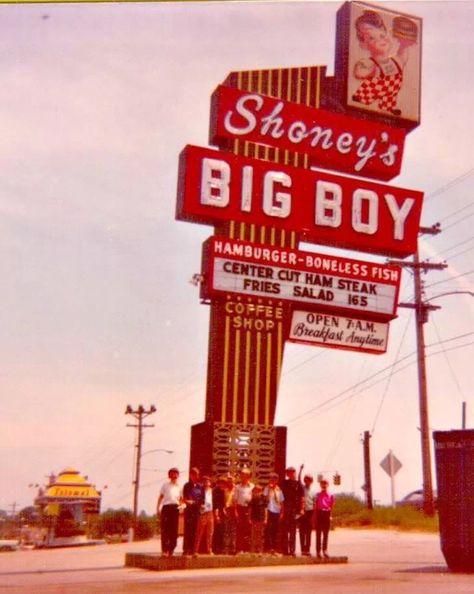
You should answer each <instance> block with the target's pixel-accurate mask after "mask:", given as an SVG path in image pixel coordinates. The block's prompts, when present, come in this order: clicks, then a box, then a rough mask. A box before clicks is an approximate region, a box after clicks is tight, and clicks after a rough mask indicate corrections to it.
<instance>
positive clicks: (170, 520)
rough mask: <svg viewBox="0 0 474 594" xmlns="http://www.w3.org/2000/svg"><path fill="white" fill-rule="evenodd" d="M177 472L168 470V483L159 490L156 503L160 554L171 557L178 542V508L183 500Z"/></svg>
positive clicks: (172, 469)
mask: <svg viewBox="0 0 474 594" xmlns="http://www.w3.org/2000/svg"><path fill="white" fill-rule="evenodd" d="M178 477H179V470H178V469H177V468H170V469H169V470H168V478H169V479H170V480H169V481H168V482H166V483H164V484H163V485H162V486H161V489H160V495H159V497H158V503H157V506H156V507H157V509H156V512H157V516H158V517H159V518H160V529H161V552H162V554H163V555H168V556H169V557H171V556H172V555H173V553H174V550H175V548H176V542H177V540H178V519H179V506H180V504H181V503H182V500H183V494H182V490H181V487H180V486H179V484H178Z"/></svg>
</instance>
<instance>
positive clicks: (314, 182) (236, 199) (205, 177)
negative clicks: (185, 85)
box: [176, 146, 423, 257]
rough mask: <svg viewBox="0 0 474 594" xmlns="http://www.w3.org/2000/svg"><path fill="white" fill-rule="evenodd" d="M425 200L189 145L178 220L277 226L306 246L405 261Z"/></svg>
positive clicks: (377, 185)
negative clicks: (306, 244)
mask: <svg viewBox="0 0 474 594" xmlns="http://www.w3.org/2000/svg"><path fill="white" fill-rule="evenodd" d="M422 202H423V194H422V193H421V192H417V191H414V190H407V189H404V188H397V187H393V186H388V185H385V184H380V183H374V182H370V181H366V180H360V179H356V178H349V177H344V176H341V175H333V174H330V173H327V172H322V171H314V170H310V169H299V168H298V169H297V168H294V167H289V166H287V165H280V164H275V163H269V162H267V161H261V160H258V159H249V158H246V157H240V156H236V155H233V154H231V153H224V152H219V151H214V150H212V149H205V148H200V147H195V146H187V147H186V148H185V149H184V150H183V152H182V153H181V158H180V171H179V186H178V202H177V213H176V217H177V218H178V219H180V220H184V221H192V222H199V223H206V224H209V225H215V224H217V223H219V222H220V221H223V220H226V221H227V220H235V221H239V222H245V223H251V224H256V225H262V226H265V225H267V226H273V227H277V228H280V229H285V230H287V231H295V232H298V233H300V234H301V239H302V240H304V241H307V242H314V243H318V244H326V245H337V246H338V247H343V248H347V249H352V250H358V251H366V252H371V253H375V254H384V255H389V256H395V257H406V256H408V255H410V254H412V253H414V252H415V250H416V245H417V234H418V228H419V220H420V214H421V207H422Z"/></svg>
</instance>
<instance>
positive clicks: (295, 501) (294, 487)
mask: <svg viewBox="0 0 474 594" xmlns="http://www.w3.org/2000/svg"><path fill="white" fill-rule="evenodd" d="M286 477H287V478H286V479H285V480H284V481H283V482H282V484H281V490H282V491H283V496H284V498H285V499H284V501H285V509H284V512H283V541H282V549H283V554H284V555H291V556H292V557H294V556H295V555H296V526H297V523H298V520H299V518H300V517H301V516H302V515H303V512H304V507H303V505H304V503H303V485H302V484H301V483H300V482H299V481H298V480H297V479H296V469H295V468H294V467H293V466H290V467H289V468H287V469H286Z"/></svg>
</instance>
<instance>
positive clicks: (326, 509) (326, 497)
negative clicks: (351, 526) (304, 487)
mask: <svg viewBox="0 0 474 594" xmlns="http://www.w3.org/2000/svg"><path fill="white" fill-rule="evenodd" d="M319 485H320V487H321V491H320V492H319V493H318V494H317V495H316V499H315V501H314V511H315V514H316V556H317V557H318V559H321V545H322V551H323V555H324V557H325V558H326V559H327V558H328V557H329V555H328V536H329V527H330V524H331V512H332V508H333V507H334V495H331V494H329V493H328V486H329V483H328V481H327V480H325V479H323V480H322V481H320V483H319ZM321 541H322V542H321Z"/></svg>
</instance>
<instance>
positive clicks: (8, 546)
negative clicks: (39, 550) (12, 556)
mask: <svg viewBox="0 0 474 594" xmlns="http://www.w3.org/2000/svg"><path fill="white" fill-rule="evenodd" d="M18 548H19V543H18V541H17V540H0V552H2V553H3V552H5V551H17V550H18Z"/></svg>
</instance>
